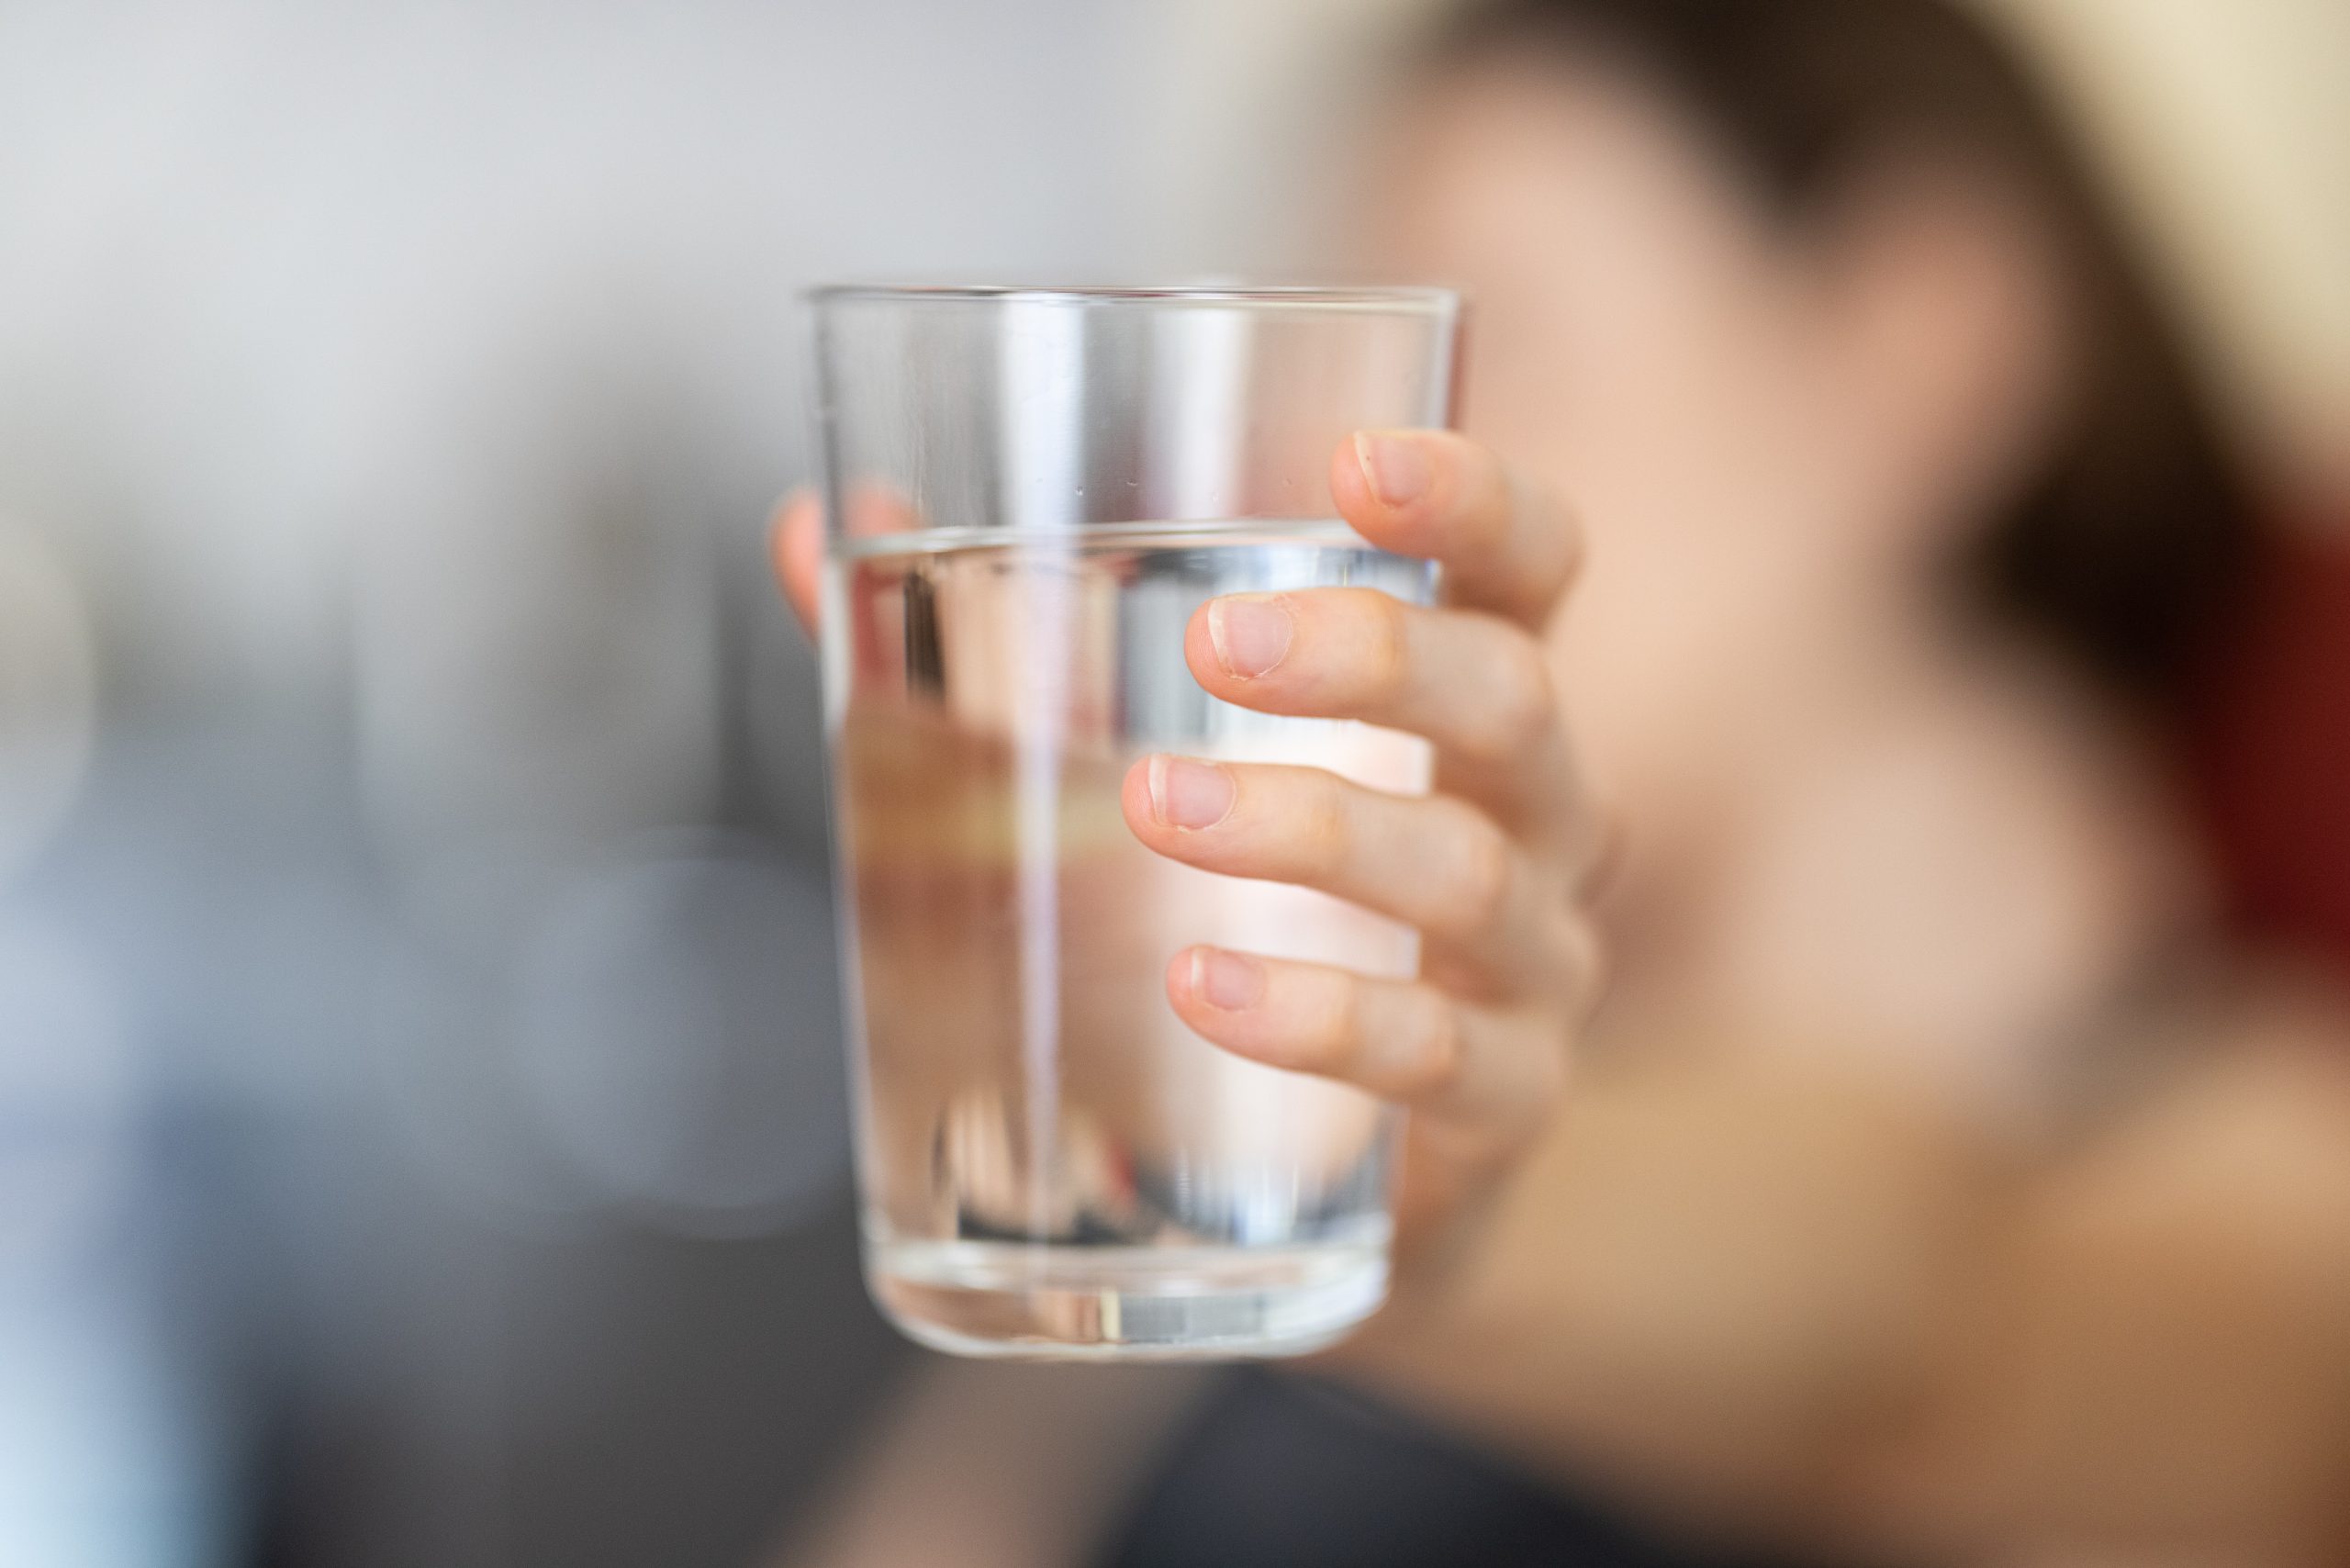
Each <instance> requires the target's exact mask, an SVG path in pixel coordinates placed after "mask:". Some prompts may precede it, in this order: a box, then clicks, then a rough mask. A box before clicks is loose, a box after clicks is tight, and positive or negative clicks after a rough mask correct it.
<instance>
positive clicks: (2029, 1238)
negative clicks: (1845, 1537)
mask: <svg viewBox="0 0 2350 1568" xmlns="http://www.w3.org/2000/svg"><path fill="white" fill-rule="evenodd" d="M1975 1299H1976V1301H1977V1302H1978V1304H1979V1305H1978V1306H1977V1309H1976V1310H1975V1312H1974V1313H1972V1314H1971V1315H1970V1316H1969V1318H1968V1320H1967V1321H1966V1322H1965V1323H1964V1333H1965V1337H1964V1338H1963V1339H1962V1340H1960V1341H1958V1342H1956V1343H1954V1344H1953V1346H1952V1348H1951V1351H1950V1353H1949V1354H1948V1355H1947V1356H1946V1357H1945V1358H1944V1360H1943V1362H1942V1367H1943V1371H1942V1376H1941V1386H1940V1387H1939V1389H1938V1391H1937V1394H1936V1397H1935V1398H1934V1400H1933V1401H1932V1402H1931V1404H1930V1406H1929V1409H1930V1418H1928V1419H1927V1420H1925V1421H1922V1422H1921V1423H1920V1424H1919V1426H1918V1427H1917V1428H1916V1429H1915V1431H1914V1434H1913V1435H1912V1438H1911V1439H1910V1440H1909V1441H1908V1442H1906V1443H1903V1444H1901V1445H1898V1446H1897V1447H1893V1448H1891V1449H1887V1450H1879V1452H1878V1453H1877V1454H1876V1455H1874V1456H1873V1457H1872V1458H1869V1459H1865V1460H1863V1459H1859V1458H1857V1457H1856V1462H1855V1463H1854V1464H1853V1466H1852V1488H1851V1491H1852V1498H1853V1502H1854V1512H1855V1514H1856V1515H1857V1516H1859V1517H1863V1518H1874V1521H1875V1522H1876V1523H1877V1525H1878V1526H1879V1527H1880V1528H1881V1529H1885V1530H1886V1531H1888V1532H1890V1533H1892V1534H1895V1535H1898V1536H1906V1537H1908V1538H1911V1539H1914V1540H1920V1541H1925V1542H1938V1543H1943V1544H1949V1545H1958V1544H1963V1543H1966V1542H1970V1541H1972V1542H1976V1543H1985V1544H1989V1543H1998V1544H2001V1545H2005V1546H2012V1545H2014V1544H2015V1543H2031V1545H2032V1546H2034V1547H2035V1548H2039V1549H2043V1550H2046V1551H2070V1552H2073V1553H2076V1554H2080V1553H2087V1552H2091V1551H2102V1552H2105V1553H2107V1554H2109V1556H2110V1557H2111V1558H2112V1560H2116V1561H2126V1562H2142V1561H2143V1562H2150V1563H2151V1562H2228V1563H2231V1564H2239V1563H2240V1564H2244V1565H2246V1568H2253V1565H2266V1564H2291V1565H2295V1568H2299V1565H2300V1564H2311V1565H2315V1564H2319V1563H2329V1564H2330V1563H2334V1562H2341V1561H2343V1560H2344V1556H2345V1555H2350V1511H2345V1506H2344V1505H2345V1499H2350V1081H2346V1080H2345V1076H2344V1072H2343V1071H2342V1070H2341V1068H2340V1066H2339V1065H2338V1064H2337V1063H2336V1062H2334V1061H2332V1060H2329V1059H2327V1057H2326V1056H2325V1055H2324V1054H2322V1053H2321V1051H2320V1050H2319V1049H2316V1048H2300V1047H2295V1046H2292V1045H2290V1044H2284V1045H2281V1046H2262V1045H2255V1046H2254V1047H2250V1048H2246V1049H2244V1050H2241V1051H2238V1052H2236V1053H2233V1054H2232V1055H2230V1056H2229V1057H2227V1058H2224V1059H2221V1060H2216V1061H2214V1062H2213V1063H2211V1064H2210V1065H2209V1066H2207V1067H2205V1068H2203V1069H2201V1070H2198V1071H2196V1072H2194V1073H2192V1074H2191V1075H2189V1076H2187V1077H2185V1078H2182V1079H2181V1080H2180V1081H2177V1082H2176V1083H2174V1084H2172V1085H2170V1086H2169V1087H2168V1088H2167V1089H2165V1091H2164V1092H2161V1093H2160V1094H2158V1095H2156V1096H2154V1097H2153V1098H2152V1099H2151V1100H2149V1101H2148V1102H2147V1103H2145V1104H2144V1105H2143V1106H2142V1107H2140V1108H2139V1109H2138V1110H2137V1111H2136V1112H2135V1113H2134V1114H2132V1115H2130V1116H2128V1117H2126V1118H2124V1119H2123V1120H2121V1122H2119V1123H2117V1125H2115V1126H2113V1127H2112V1128H2111V1129H2110V1130H2109V1132H2108V1133H2106V1134H2105V1136H2103V1137H2098V1139H2096V1140H2095V1141H2094V1142H2093V1143H2091V1144H2090V1145H2089V1146H2087V1147H2085V1148H2082V1149H2081V1150H2080V1151H2079V1152H2078V1153H2077V1155H2076V1157H2074V1158H2073V1159H2068V1160H2066V1161H2065V1162H2064V1163H2063V1164H2062V1165H2061V1166H2059V1167H2058V1168H2056V1169H2054V1170H2051V1171H2050V1172H2049V1173H2048V1174H2047V1175H2046V1176H2045V1177H2044V1178H2042V1180H2039V1181H2037V1182H2034V1183H2033V1184H2032V1186H2031V1189H2030V1190H2029V1192H2028V1193H2026V1194H2024V1195H2023V1197H2022V1199H2021V1200H2020V1203H2019V1204H2018V1207H2017V1211H2016V1214H2015V1216H2014V1219H2013V1222H2012V1224H2011V1226H2010V1227H2009V1236H2008V1239H2007V1242H2006V1244H2005V1245H2004V1246H2003V1247H2002V1248H2001V1249H1999V1251H1998V1253H1997V1257H1996V1259H1995V1260H1991V1261H1990V1262H1989V1265H1988V1267H1987V1268H1986V1272H1985V1273H1984V1275H1983V1276H1982V1278H1981V1280H1980V1282H1979V1283H1978V1286H1977V1289H1976V1292H1975ZM2099 1560H2100V1561H2102V1560H2105V1559H2099Z"/></svg>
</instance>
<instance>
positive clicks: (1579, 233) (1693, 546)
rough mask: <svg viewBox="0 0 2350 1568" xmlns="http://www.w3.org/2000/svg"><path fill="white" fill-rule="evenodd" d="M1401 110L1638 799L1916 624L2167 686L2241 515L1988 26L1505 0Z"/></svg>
mask: <svg viewBox="0 0 2350 1568" xmlns="http://www.w3.org/2000/svg"><path fill="white" fill-rule="evenodd" d="M1398 130H1399V135H1398V138H1397V140H1396V141H1395V142H1394V143H1393V145H1392V147H1391V148H1390V149H1389V153H1388V156H1389V162H1387V163H1386V164H1385V165H1383V166H1382V171H1381V173H1382V181H1381V185H1380V188H1381V189H1382V192H1385V193H1387V194H1386V195H1385V196H1383V198H1382V201H1383V205H1382V211H1381V214H1380V225H1381V228H1382V233H1383V244H1384V248H1385V250H1386V252H1387V254H1388V256H1389V258H1390V259H1391V261H1392V263H1393V264H1394V265H1396V266H1398V267H1399V268H1403V269H1406V270H1408V271H1410V272H1412V273H1415V274H1431V275H1438V276H1443V277H1448V278H1453V279H1458V280H1460V281H1461V282H1463V283H1465V284H1466V285H1468V286H1470V287H1471V288H1472V290H1473V291H1474V293H1475V296H1476V298H1477V310H1478V315H1479V319H1478V323H1477V329H1476V331H1475V333H1474V335H1473V338H1474V341H1473V348H1472V365H1471V373H1470V384H1469V387H1468V396H1467V400H1466V402H1467V418H1468V423H1469V426H1470V428H1471V430H1472V431H1473V432H1475V433H1478V434H1481V435H1483V436H1484V437H1486V438H1487V439H1489V440H1492V441H1493V442H1495V443H1496V444H1497V445H1499V446H1501V447H1502V448H1503V450H1504V451H1505V452H1507V453H1508V454H1511V455H1513V456H1515V457H1517V458H1518V459H1520V460H1521V461H1524V462H1527V463H1528V464H1529V465H1533V466H1534V467H1536V468H1537V469H1538V470H1540V471H1542V472H1545V473H1546V474H1548V475H1549V476H1551V477H1553V478H1554V479H1555V480H1556V481H1557V482H1558V483H1559V484H1560V485H1561V487H1563V488H1564V489H1565V490H1566V491H1567V492H1568V493H1569V494H1570V495H1571V496H1572V497H1573V498H1575V499H1576V500H1577V502H1578V503H1579V505H1580V506H1581V508H1582V509H1583V511H1584V513H1585V514H1586V518H1587V523H1588V527H1589V529H1590V532H1591V535H1592V540H1593V551H1592V557H1593V569H1592V574H1591V577H1590V579H1589V583H1588V586H1587V588H1586V590H1585V591H1584V592H1583V593H1582V594H1581V595H1580V597H1579V598H1578V599H1577V602H1576V604H1575V606H1574V609H1573V611H1572V614H1571V615H1570V616H1569V617H1568V618H1567V622H1566V624H1565V626H1564V628H1563V635H1564V637H1565V639H1566V643H1565V652H1566V657H1565V660H1564V668H1565V671H1566V678H1567V680H1568V682H1569V684H1570V687H1571V697H1572V700H1574V701H1575V702H1576V704H1577V706H1578V717H1579V719H1580V720H1581V721H1582V722H1583V723H1584V724H1585V725H1586V726H1587V727H1588V729H1589V731H1590V734H1591V739H1592V744H1593V746H1594V750H1595V754H1596V760H1597V762H1598V764H1599V766H1600V767H1601V770H1602V771H1603V772H1605V773H1609V774H1612V775H1614V776H1615V781H1616V784H1617V789H1618V790H1651V789H1668V790H1669V788H1670V786H1671V782H1672V780H1673V778H1674V777H1676V776H1677V775H1685V774H1688V773H1690V772H1692V771H1693V770H1694V769H1693V766H1692V765H1696V764H1702V765H1703V767H1710V768H1714V769H1717V770H1718V769H1719V767H1720V766H1721V763H1722V761H1723V756H1722V751H1721V748H1722V746H1723V745H1724V744H1725V743H1730V744H1735V742H1736V741H1737V739H1738V738H1739V737H1741V736H1744V737H1748V738H1751V737H1752V735H1754V734H1757V733H1759V732H1763V731H1769V730H1773V729H1784V721H1785V718H1786V716H1787V713H1788V704H1789V703H1791V702H1797V701H1802V700H1817V699H1818V692H1819V691H1820V689H1821V686H1820V683H1821V682H1822V681H1834V680H1838V679H1847V678H1865V677H1866V675H1867V674H1868V673H1869V672H1868V671H1867V670H1866V669H1864V668H1862V669H1856V668H1854V667H1853V666H1854V664H1855V662H1856V661H1855V655H1856V654H1862V653H1864V652H1865V650H1868V649H1871V648H1879V649H1886V650H1892V649H1895V648H1896V647H1897V646H1898V645H1900V644H1902V642H1903V641H1904V639H1907V640H1908V641H1911V642H1915V641H1917V640H1918V639H1919V635H1920V634H1921V633H1922V634H1923V635H1924V636H1926V637H1929V638H1931V639H1934V640H1936V641H1938V642H1940V643H1941V644H1944V645H1949V646H1965V645H1969V644H1975V643H1981V644H1998V645H2000V646H2003V647H2006V648H2009V649H2019V648H2031V649H2036V650H2038V651H2039V652H2040V653H2041V654H2042V655H2043V656H2044V657H2045V658H2046V659H2047V661H2048V662H2049V663H2050V664H2052V665H2062V666H2065V667H2066V668H2067V669H2068V670H2069V671H2070V672H2071V673H2073V674H2075V675H2077V676H2079V677H2082V678H2086V679H2087V680H2088V681H2089V682H2093V683H2094V684H2095V686H2096V688H2097V689H2099V690H2101V691H2103V692H2105V693H2108V694H2109V695H2110V696H2112V697H2113V698H2114V699H2116V700H2120V701H2126V702H2129V703H2132V704H2136V705H2139V706H2141V707H2145V708H2153V709H2157V710H2158V709H2160V708H2162V707H2163V706H2164V705H2165V704H2167V703H2169V702H2170V701H2171V700H2173V699H2174V698H2175V697H2177V695H2178V694H2179V693H2180V691H2181V690H2182V687H2183V683H2184V681H2185V679H2186V678H2187V676H2188V671H2189V670H2190V668H2191V666H2192V662H2193V657H2194V655H2195V653H2196V651H2197V649H2198V646H2199V644H2201V643H2202V642H2203V641H2204V640H2205V639H2206V638H2207V636H2208V635H2209V633H2210V630H2211V628H2212V625H2213V623H2214V622H2215V619H2216V617H2217V616H2218V615H2219V613H2220V611H2221V609H2222V607H2223V604H2224V601H2225V597H2226V592H2227V589H2228V587H2229V585H2230V583H2231V581H2232V579H2233V573H2234V568H2235V564H2236V561H2237V559H2238V557H2239V555H2240V554H2241V553H2242V549H2243V545H2244V530H2245V520H2246V508H2245V506H2244V500H2243V498H2242V497H2241V495H2240V494H2239V492H2238V489H2237V487H2236V484H2235V482H2234V479H2233V475H2232V474H2231V472H2230V470H2229V467H2228V465H2227V463H2226V462H2225V461H2224V459H2223V456H2222V454H2221V451H2220V449H2219V446H2218V444H2217V442H2216V441H2215V438H2214V436H2213V433H2212V431H2211V427H2210V420H2208V418H2207V417H2206V413H2205V410H2204V408H2203V404H2202V402H2201V399H2200V398H2199V395H2198V393H2197V389H2196V388H2195V386H2194V385H2193V383H2192V380H2191V378H2190V376H2189V375H2188V370H2187V368H2186V366H2185V363H2184V360H2183V358H2182V355H2181V354H2180V353H2179V352H2178V350H2177V346H2176V344H2175V342H2174V340H2173V337H2172V335H2171V334H2170V333H2169V332H2168V331H2167V330H2165V324H2164V322H2163V321H2162V320H2161V319H2160V316H2159V314H2158V312H2157V311H2156V309H2155V308H2154V305H2153V303H2152V301H2151V298H2150V295H2149V292H2148V290H2147V289H2146V288H2145V287H2144V286H2143V284H2142V282H2141V280H2140V279H2139V278H2138V277H2137V276H2136V274H2135V273H2134V271H2133V269H2132V265H2131V263H2130V258H2129V255H2128V253H2127V250H2126V247H2125V246H2124V244H2123V243H2122V241H2121V238H2120V236H2119V234H2118V231H2117V230H2116V229H2115V227H2114V226H2113V224H2112V223H2111V222H2110V221H2109V218H2107V216H2106V214H2105V212H2104V210H2103V208H2102V207H2101V205H2100V203H2099V202H2098V199H2097V197H2096V195H2095V193H2094V191H2093V189H2092V187H2091V185H2090V184H2089V182H2088V181H2087V178H2086V177H2085V176H2084V174H2083V173H2082V171H2081V169H2080V167H2079V165H2078V163H2077V162H2076V159H2075V158H2074V157H2073V155H2072V154H2071V152H2070V151H2068V149H2067V147H2066V145H2065V140H2064V139H2063V137H2062V136H2061V135H2060V134H2059V131H2058V129H2057V128H2056V126H2055V123H2054V121H2053V118H2052V117H2051V116H2050V115H2049V113H2048V112H2047V111H2046V110H2045V108H2044V107H2043V106H2042V103H2041V101H2040V99H2039V98H2038V96H2037V95H2036V94H2035V93H2034V91H2033V90H2032V87H2031V83H2030V82H2029V80H2028V79H2027V78H2026V76H2025V75H2024V73H2022V71H2021V70H2020V67H2019V66H2018V65H2017V63H2016V62H2014V61H2013V60H2011V59H2010V58H2009V56H2008V55H2007V54H2006V53H2005V52H2004V51H2003V50H2001V49H2000V47H1999V46H1998V45H1997V43H1996V41H1995V40H1994V39H1992V38H1991V37H1990V36H1989V35H1988V34H1987V33H1986V31H1985V30H1984V29H1983V28H1981V27H1980V26H1979V25H1977V24H1976V23H1975V22H1973V21H1972V20H1970V19H1968V18H1967V17H1964V15H1962V14H1961V13H1960V12H1958V11H1956V10H1954V9H1953V8H1952V7H1951V6H1947V5H1944V4H1942V3H1940V0H1714V3H1708V0H1489V3H1487V4H1483V5H1481V6H1476V7H1474V8H1473V9H1472V10H1470V11H1469V12H1467V13H1465V14H1464V15H1463V16H1462V17H1460V18H1459V19H1458V20H1457V21H1456V23H1455V24H1454V26H1453V27H1452V28H1451V29H1450V30H1449V32H1448V33H1447V34H1446V35H1445V36H1444V38H1443V39H1442V41H1441V43H1440V45H1439V47H1438V49H1437V50H1435V51H1434V52H1433V53H1432V55H1431V56H1430V63H1429V69H1428V70H1427V72H1426V73H1425V74H1424V76H1423V78H1422V79H1421V83H1420V87H1419V91H1418V92H1417V93H1416V95H1415V98H1414V101H1413V106H1412V109H1411V111H1410V112H1409V113H1408V114H1406V115H1405V116H1404V117H1403V118H1402V119H1401V120H1400V121H1399V122H1398ZM1858 662H1860V663H1862V664H1865V663H1866V662H1867V660H1866V659H1865V658H1863V659H1861V660H1860V661H1858ZM1807 693H1808V694H1810V695H1809V697H1808V698H1807V697H1806V695H1805V694H1807ZM1701 753H1702V754H1704V755H1702V756H1701V755H1700V754H1701Z"/></svg>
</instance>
